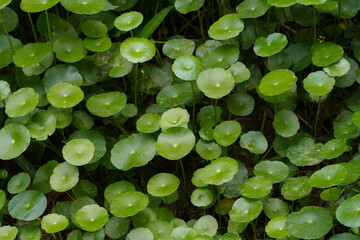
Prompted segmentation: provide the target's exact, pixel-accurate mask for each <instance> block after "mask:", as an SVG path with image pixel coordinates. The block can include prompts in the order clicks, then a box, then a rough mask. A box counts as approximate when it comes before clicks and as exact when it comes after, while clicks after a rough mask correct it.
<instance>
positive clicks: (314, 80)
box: [303, 71, 335, 97]
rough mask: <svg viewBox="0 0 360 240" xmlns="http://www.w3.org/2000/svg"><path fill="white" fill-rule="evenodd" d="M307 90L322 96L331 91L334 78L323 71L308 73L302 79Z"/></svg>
mask: <svg viewBox="0 0 360 240" xmlns="http://www.w3.org/2000/svg"><path fill="white" fill-rule="evenodd" d="M303 83H304V88H305V90H306V91H307V92H309V93H310V94H312V95H315V96H319V97H321V96H324V95H326V94H328V93H330V92H331V90H332V89H333V87H334V85H335V79H334V78H333V77H330V76H329V75H327V74H326V73H325V72H323V71H317V72H313V73H310V74H309V75H308V76H307V77H306V78H305V79H304V81H303Z"/></svg>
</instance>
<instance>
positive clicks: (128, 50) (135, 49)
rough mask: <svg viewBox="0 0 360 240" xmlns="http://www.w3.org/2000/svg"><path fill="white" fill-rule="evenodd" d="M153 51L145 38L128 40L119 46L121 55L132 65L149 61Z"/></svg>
mask: <svg viewBox="0 0 360 240" xmlns="http://www.w3.org/2000/svg"><path fill="white" fill-rule="evenodd" d="M155 51H156V49H155V46H154V44H153V43H152V42H150V40H148V39H145V38H128V39H126V40H125V41H124V42H123V43H122V44H121V46H120V52H121V55H122V56H123V57H124V58H126V59H127V60H128V61H130V62H132V63H139V62H146V61H149V60H150V59H152V58H153V57H154V56H155Z"/></svg>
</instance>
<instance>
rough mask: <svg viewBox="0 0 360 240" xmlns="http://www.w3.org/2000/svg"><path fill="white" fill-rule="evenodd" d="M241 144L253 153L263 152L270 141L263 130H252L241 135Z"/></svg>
mask: <svg viewBox="0 0 360 240" xmlns="http://www.w3.org/2000/svg"><path fill="white" fill-rule="evenodd" d="M239 143H240V146H241V147H242V148H245V149H247V150H249V151H250V152H251V153H255V154H262V153H264V152H265V151H266V149H267V147H268V143H267V140H266V138H265V137H264V135H263V134H262V133H261V132H257V131H250V132H247V133H245V134H244V135H242V136H241V137H240V141H239Z"/></svg>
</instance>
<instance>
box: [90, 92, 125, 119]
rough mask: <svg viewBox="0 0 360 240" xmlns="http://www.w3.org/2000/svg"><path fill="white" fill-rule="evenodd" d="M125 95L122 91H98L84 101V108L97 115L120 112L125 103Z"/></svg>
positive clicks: (107, 115)
mask: <svg viewBox="0 0 360 240" xmlns="http://www.w3.org/2000/svg"><path fill="white" fill-rule="evenodd" d="M126 101H127V97H126V95H125V94H124V93H122V92H107V93H100V94H98V95H94V96H92V97H90V98H89V99H88V100H87V101H86V108H87V109H88V110H89V112H91V113H92V114H94V115H96V116H99V117H110V116H112V115H115V114H117V113H118V112H120V111H121V110H122V109H123V108H124V107H125V105H126Z"/></svg>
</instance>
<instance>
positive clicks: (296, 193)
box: [281, 177, 312, 201]
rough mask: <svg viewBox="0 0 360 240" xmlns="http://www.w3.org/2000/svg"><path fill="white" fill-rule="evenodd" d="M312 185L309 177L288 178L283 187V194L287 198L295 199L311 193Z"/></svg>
mask: <svg viewBox="0 0 360 240" xmlns="http://www.w3.org/2000/svg"><path fill="white" fill-rule="evenodd" d="M311 190H312V186H311V184H310V181H309V178H307V177H296V178H290V179H288V180H287V181H286V182H285V183H284V185H283V186H282V187H281V195H283V196H284V198H285V199H286V200H290V201H294V200H296V199H299V198H302V197H305V196H307V195H309V194H310V192H311Z"/></svg>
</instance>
